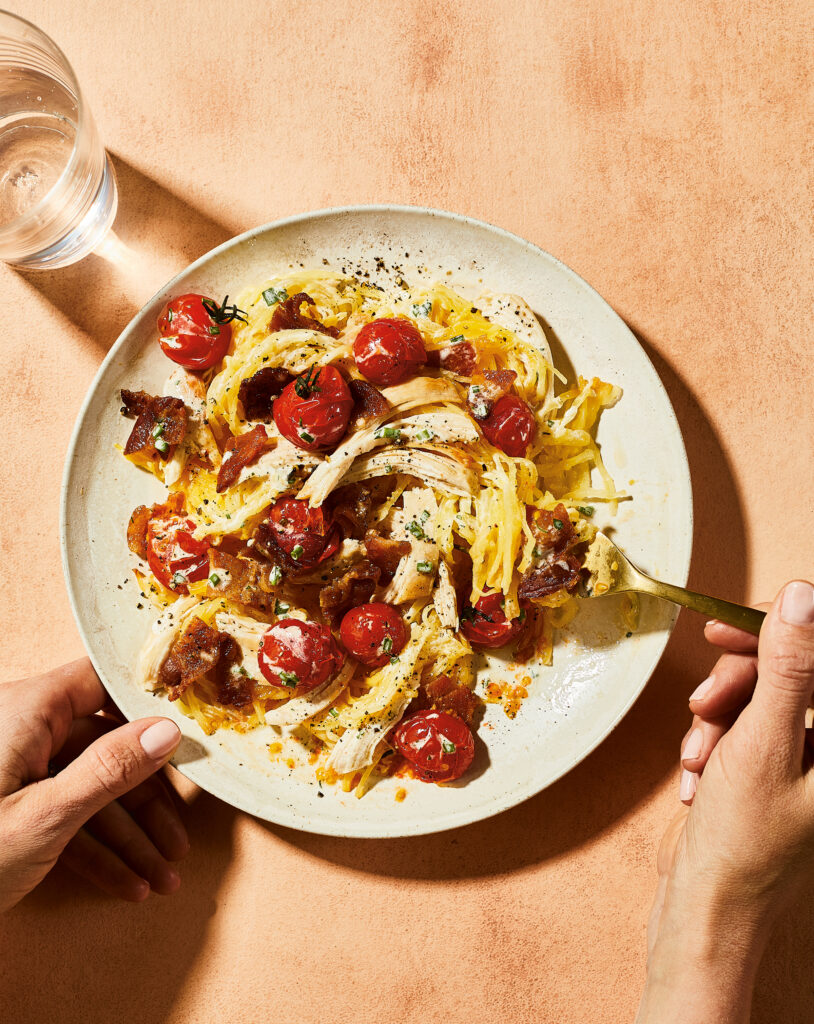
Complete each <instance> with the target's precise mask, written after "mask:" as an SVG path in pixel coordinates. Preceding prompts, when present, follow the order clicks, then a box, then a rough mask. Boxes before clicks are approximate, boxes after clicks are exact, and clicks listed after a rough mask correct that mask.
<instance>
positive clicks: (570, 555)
mask: <svg viewBox="0 0 814 1024" xmlns="http://www.w3.org/2000/svg"><path fill="white" fill-rule="evenodd" d="M530 525H531V528H532V530H533V531H534V534H535V536H536V537H537V546H538V547H539V548H541V549H542V550H543V555H542V559H543V561H542V562H541V563H540V565H538V566H535V567H533V568H531V569H529V571H528V572H527V573H526V574H525V576H524V577H523V579H522V580H521V581H520V585H519V586H518V588H517V596H518V597H523V598H526V599H527V600H530V601H533V600H535V599H536V598H541V597H547V596H548V595H549V594H556V593H557V591H559V590H563V589H565V590H568V591H573V590H575V589H576V587H577V584H578V583H579V574H580V572H581V570H582V559H581V558H579V557H578V556H577V555H576V554H574V550H573V549H574V548H575V547H577V545H578V544H579V543H580V540H579V537H578V536H577V534H576V531H575V530H574V527H573V524H572V523H571V520H570V519H569V518H568V513H567V512H566V510H565V506H564V505H563V504H562V503H560V504H559V505H557V506H556V508H555V509H554V511H553V512H552V511H551V510H550V509H542V510H541V511H539V512H538V513H537V514H536V515H535V516H534V518H533V519H532V520H531V523H530Z"/></svg>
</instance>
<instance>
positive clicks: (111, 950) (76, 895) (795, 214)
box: [0, 0, 814, 1024]
mask: <svg viewBox="0 0 814 1024" xmlns="http://www.w3.org/2000/svg"><path fill="white" fill-rule="evenodd" d="M13 7H14V9H15V10H17V11H18V12H19V13H21V14H24V15H25V16H26V17H28V18H30V19H32V20H34V21H35V22H37V23H38V24H40V25H41V26H42V27H43V28H44V29H45V30H46V31H48V32H49V33H51V34H52V35H53V36H54V38H55V39H56V40H57V41H58V42H59V43H60V44H61V45H62V46H63V48H64V49H65V51H66V52H67V53H68V55H69V57H70V58H71V60H72V61H73V63H74V66H75V68H76V71H77V73H78V75H79V78H80V80H81V82H82V83H83V86H84V88H85V91H86V93H87V96H88V98H89V100H90V101H91V104H92V107H93V110H94V111H95V114H96V118H97V121H98V123H99V126H100V129H101V130H102V132H103V135H104V137H105V139H106V140H107V144H108V146H109V148H110V150H111V152H112V153H113V155H114V162H115V165H116V169H117V173H118V176H119V183H120V187H121V197H122V202H121V214H120V217H119V221H118V224H117V231H118V233H119V235H120V237H121V238H122V240H123V241H124V242H125V243H126V244H127V245H129V246H130V247H131V248H132V249H133V250H134V251H135V254H136V255H135V256H134V258H133V261H132V262H133V264H134V266H133V267H131V268H130V269H128V270H127V271H126V272H123V271H121V270H119V269H117V268H116V267H114V266H111V265H109V264H106V263H104V262H103V261H102V260H100V259H99V258H96V257H92V258H90V259H88V260H87V261H86V262H85V263H83V264H80V265H79V266H77V267H74V268H70V269H68V270H64V271H60V272H55V273H49V274H40V275H35V274H26V275H23V274H18V273H16V272H14V271H12V270H10V269H8V268H2V267H0V281H2V289H3V297H4V306H5V309H6V321H7V329H6V331H5V333H4V340H3V346H4V355H5V363H6V367H7V368H9V369H11V370H12V371H13V376H12V377H11V380H10V383H9V384H7V385H6V396H5V400H4V401H3V402H2V403H0V436H2V437H3V439H4V445H3V451H4V455H3V461H4V470H5V472H4V480H5V484H4V487H3V489H2V523H3V526H2V529H0V549H1V551H0V553H1V554H2V557H1V558H0V566H2V569H0V572H2V576H3V580H2V582H3V592H4V593H5V594H6V595H7V596H6V601H5V621H4V628H3V632H2V638H1V639H0V651H1V652H2V666H3V667H2V672H3V675H4V676H7V677H12V676H15V675H18V674H25V673H27V672H29V671H31V670H33V669H38V668H42V667H44V666H46V665H55V664H57V663H59V662H62V661H64V660H66V659H68V658H72V657H75V656H77V655H79V654H80V653H81V652H80V645H79V641H78V638H77V634H76V631H75V629H74V625H73V621H72V618H71V614H70V611H69V608H68V603H67V599H66V596H65V592H64V587H63V583H62V576H61V570H60V565H59V551H58V533H57V519H58V494H59V484H60V476H61V473H62V463H63V457H64V452H65V448H66V445H67V442H68V437H69V433H70V429H71V425H72V423H73V420H74V417H75V415H76V412H77V410H78V408H79V406H80V403H81V401H82V397H83V395H84V393H85V391H86V389H87V387H88V385H89V383H90V381H91V378H92V376H93V373H94V371H95V368H96V366H97V365H98V363H99V361H100V360H101V358H102V356H103V355H104V353H105V351H106V349H107V348H108V347H109V345H110V344H111V343H112V342H113V341H114V340H115V338H116V336H117V334H118V333H119V331H120V329H121V328H122V327H123V326H124V324H125V323H126V322H127V320H128V319H129V318H130V316H131V315H132V314H133V313H134V312H135V310H136V309H137V307H138V306H139V305H140V303H141V302H142V301H143V300H144V299H145V298H146V297H147V296H149V295H150V294H151V293H152V291H153V290H154V289H155V288H156V287H157V286H158V285H159V284H160V283H161V282H162V281H163V280H164V279H165V278H166V277H167V276H168V275H169V274H170V273H171V272H173V271H174V270H176V269H178V268H180V267H181V266H183V265H184V264H185V263H186V262H188V261H189V260H190V259H192V258H193V257H195V256H197V255H199V254H201V253H203V252H204V251H206V250H207V249H209V248H211V247H212V246H213V245H214V244H216V243H218V242H220V241H222V240H224V239H226V238H227V237H229V236H230V235H232V234H235V233H237V232H239V231H242V230H244V229H245V228H248V227H250V226H253V225H256V224H259V223H262V222H264V221H267V220H271V219H274V218H277V217H280V216H283V215H286V214H290V213H295V212H298V211H302V210H306V209H312V208H317V207H322V206H328V205H334V204H343V203H355V202H371V201H373V202H380V201H388V200H392V201H398V202H407V203H420V204H428V205H432V206H440V207H446V208H448V209H452V210H456V211H459V212H461V213H466V214H472V215H474V216H477V217H482V218H484V219H486V220H489V221H492V222H494V223H496V224H500V225H502V226H504V227H507V228H509V229H511V230H514V231H517V232H518V233H520V234H522V235H525V236H526V237H528V238H530V239H532V240H533V241H535V242H537V243H538V244H540V245H541V246H543V247H544V248H545V249H548V250H549V251H551V252H553V253H554V254H555V255H557V256H559V257H560V258H562V259H563V260H564V261H565V262H566V263H568V264H569V265H570V266H572V267H573V268H574V269H575V270H577V271H578V272H579V273H580V274H582V275H583V276H584V277H585V278H587V280H588V281H590V282H591V283H592V284H593V285H594V286H595V287H596V288H597V289H598V290H599V291H600V292H601V293H602V294H603V295H604V296H605V298H606V299H608V301H609V302H610V303H611V304H612V305H613V306H614V307H615V308H616V309H617V310H618V311H619V312H620V314H621V315H622V316H623V317H625V318H626V319H627V321H628V323H629V324H630V325H631V327H632V328H633V330H634V331H636V333H637V335H638V336H639V337H640V339H641V340H642V343H643V344H644V345H645V347H646V349H647V351H648V353H649V354H650V356H651V358H652V359H653V361H654V363H655V365H656V367H657V369H658V371H659V373H660V374H661V376H662V379H663V380H664V383H665V385H666V386H667V389H668V391H669V393H670V396H671V398H672V400H673V403H674V405H675V408H676V412H677V414H678V417H679V420H680V422H681V426H682V429H683V431H684V435H685V438H686V443H687V448H688V452H689V457H690V463H691V467H692V475H693V484H694V488H695V498H696V536H695V548H694V558H693V569H692V577H691V584H692V585H694V586H695V587H696V588H698V589H703V590H707V591H712V592H715V593H719V594H720V595H722V596H725V597H729V598H731V599H734V600H745V601H754V600H759V599H761V598H765V597H767V596H770V595H772V594H774V592H775V591H776V590H777V588H778V587H779V585H780V584H781V583H782V582H783V581H784V580H785V579H786V578H788V577H791V576H795V575H806V574H808V575H809V576H811V575H812V571H813V567H812V564H811V536H812V533H814V512H813V511H812V503H811V469H812V462H811V436H812V429H814V421H813V420H812V411H811V410H812V395H811V370H810V356H811V343H812V332H811V308H812V302H813V300H814V294H812V286H811V275H810V265H811V258H812V255H814V245H812V234H811V221H810V205H809V204H810V199H811V194H812V193H811V188H812V175H811V173H810V165H811V157H812V151H811V133H810V119H807V117H806V115H807V114H810V111H811V107H810V100H811V87H810V72H809V65H810V43H811V39H812V28H814V22H813V18H812V7H811V4H810V3H808V2H806V0H787V2H786V3H784V4H782V5H778V4H774V3H769V2H765V0H761V2H755V3H752V4H748V5H743V4H739V3H735V2H729V3H726V2H704V3H702V2H700V0H685V2H684V3H681V4H675V3H672V2H667V0H655V2H653V0H648V2H644V0H633V2H630V0H628V2H624V3H623V2H620V0H594V2H588V0H572V2H570V3H554V2H544V3H540V2H530V0H526V2H522V3H511V4H509V3H508V2H506V0H503V2H502V3H500V2H499V3H487V2H485V0H478V2H472V3H440V2H439V3H430V2H425V3H421V2H419V0H408V2H405V3H402V4H399V5H395V4H388V3H382V2H378V3H374V2H372V0H360V2H357V3H355V4H353V5H349V4H347V5H345V4H342V5H340V4H336V3H330V2H327V0H311V2H308V3H306V2H299V3H287V4H284V3H268V2H267V0H266V2H260V0H247V2H244V3H234V2H233V3H231V4H228V3H227V4H223V3H218V4H215V3H201V2H198V3H195V2H192V0H187V2H183V0H165V2H163V3H160V4H159V3H156V2H154V0H142V2H141V3H139V4H134V3H133V4H125V5H115V6H114V7H111V5H110V4H108V3H102V2H100V0H85V2H83V3H82V4H77V3H74V2H68V0H48V2H47V3H46V2H31V3H27V4H25V5H24V6H23V5H20V4H13ZM807 72H809V77H808V79H807V78H806V75H807ZM12 325H13V328H12ZM781 446H782V447H781ZM800 551H801V552H803V554H799V553H798V552H800ZM11 595H13V598H12V597H11ZM711 660H712V659H711V655H710V652H709V651H708V650H706V649H705V647H704V644H703V642H702V640H701V636H700V622H699V621H698V620H697V619H696V618H694V617H692V616H690V615H689V614H686V613H685V614H684V615H682V617H681V619H680V620H679V625H678V628H677V629H676V632H675V635H674V637H673V640H672V642H671V643H670V646H669V648H668V650H667V653H666V654H665V657H664V659H663V660H662V663H661V665H660V666H659V668H658V670H657V672H656V674H655V676H654V677H653V679H652V681H651V683H650V685H649V686H648V688H647V690H646V692H645V694H644V695H643V697H642V698H641V699H640V700H639V702H638V703H637V705H636V706H635V708H634V709H633V711H632V712H631V713H630V715H629V716H628V717H627V719H626V720H625V721H624V722H623V724H622V725H621V726H620V727H619V728H618V729H617V730H616V732H615V733H614V734H613V735H612V736H611V737H610V738H609V739H608V740H607V741H606V742H605V743H604V744H603V745H602V746H601V747H600V749H599V750H597V751H596V752H595V753H594V754H593V755H592V756H591V757H590V758H589V759H588V760H587V761H586V762H585V763H584V764H582V765H581V766H580V767H579V768H578V769H577V770H575V771H574V772H572V773H571V774H570V775H569V776H568V777H567V778H565V779H564V780H562V781H561V782H560V783H558V784H557V785H555V786H554V787H552V788H551V789H549V790H548V791H547V792H545V793H543V794H541V795H540V796H539V797H537V798H536V799H534V800H531V801H529V802H528V803H526V804H524V805H522V806H521V807H519V808H517V809H515V810H513V811H511V812H508V813H506V814H504V815H502V816H501V817H499V818H497V819H494V820H492V821H489V822H485V823H482V824H479V825H475V826H472V827H469V828H466V829H462V830H460V831H458V832H453V833H448V834H444V835H439V836H435V837H430V838H424V839H417V840H404V841H401V840H393V841H385V842H375V841H369V842H360V841H343V840H336V839H323V838H319V837H315V836H309V835H300V834H295V833H291V832H287V831H285V830H283V829H278V828H274V827H269V826H265V825H263V824H260V823H259V822H257V821H254V820H252V819H249V818H247V817H245V816H243V815H241V814H239V813H237V812H235V811H233V810H231V809H230V808H229V807H226V806H224V805H222V804H220V803H219V802H217V801H216V800H214V799H213V798H211V797H209V796H207V795H206V794H201V793H195V792H189V787H188V786H187V787H186V788H185V793H186V799H187V802H188V810H187V812H186V820H187V822H188V825H189V828H190V830H191V834H192V840H193V852H192V853H191V854H190V856H189V858H188V860H187V862H186V863H185V865H184V866H183V877H184V885H183V889H182V891H181V892H180V893H179V894H178V895H177V896H175V897H172V898H169V899H162V898H161V897H152V898H151V899H150V900H149V901H148V903H147V904H145V905H142V906H138V907H132V906H125V905H116V904H113V903H111V902H110V901H108V900H107V899H105V898H102V897H101V896H98V895H96V894H95V893H94V892H92V891H91V890H90V889H89V888H87V887H86V886H85V885H84V884H80V883H78V882H76V881H75V880H74V879H73V878H72V877H71V876H69V875H67V874H65V873H62V872H60V871H56V872H54V874H53V875H52V876H51V877H50V878H49V879H48V880H47V881H46V882H45V884H43V885H42V887H41V888H40V890H39V891H37V892H36V893H35V894H34V895H33V896H31V897H30V898H29V899H28V900H27V901H25V903H24V904H23V905H22V906H20V907H19V908H17V909H16V910H15V911H13V912H12V913H11V914H9V915H8V916H7V917H6V918H5V919H4V920H3V922H2V938H0V979H2V980H1V982H0V984H2V989H1V990H0V1019H2V1020H3V1021H9V1022H11V1021H14V1022H16V1024H34V1022H36V1024H40V1022H41V1021H43V1020H56V1021H59V1022H60V1024H72V1022H79V1021H82V1022H83V1024H96V1022H98V1024H108V1022H114V1021H115V1022H119V1021H131V1020H132V1021H136V1020H137V1021H139V1022H140V1024H159V1022H173V1024H193V1022H206V1024H221V1022H223V1024H226V1022H229V1024H244V1022H245V1024H248V1022H254V1021H266V1020H273V1021H276V1022H279V1024H287V1022H294V1021H297V1022H300V1024H316V1022H317V1021H320V1022H324V1021H330V1022H342V1024H344V1022H354V1024H367V1022H373V1021H378V1020H389V1021H400V1022H404V1024H412V1022H421V1024H425V1022H436V1021H437V1022H444V1024H459V1022H460V1024H464V1022H470V1021H487V1020H498V1019H500V1020H506V1021H511V1022H515V1021H516V1022H520V1021H537V1022H552V1024H553V1022H558V1024H559V1022H569V1024H571V1022H581V1021H585V1022H591V1024H601V1022H623V1021H627V1020H630V1019H631V1018H632V1016H633V1011H634V1006H635V1005H636V1002H637V997H638V990H639V988H640V985H641V981H642V976H643V965H644V932H645V920H646V914H647V908H648V904H649V901H650V897H651V891H652V888H653V884H654V855H655V849H656V845H657V840H658V836H659V834H660V832H661V830H662V828H663V826H664V825H665V823H666V822H667V820H668V819H669V817H670V816H671V815H672V813H673V810H674V808H675V806H676V800H677V796H676V794H677V785H678V780H677V765H676V754H677V749H678V743H679V740H680V738H681V736H682V735H683V733H684V730H685V729H686V727H687V725H688V722H689V716H688V712H687V706H686V699H687V695H688V693H689V692H690V690H691V689H692V688H693V687H694V686H695V684H696V683H697V682H698V681H699V680H700V679H701V678H703V676H704V675H705V673H706V669H707V668H708V667H709V665H710V664H711ZM811 908H812V902H811V900H810V899H809V900H807V901H801V904H800V907H799V909H798V910H797V912H796V913H795V914H794V916H793V917H791V918H789V919H788V920H787V921H786V922H785V923H784V924H783V926H782V927H781V928H780V930H779V931H778V933H777V936H776V939H775V942H774V943H773V946H772V949H771V951H770V953H769V955H768V957H767V959H766V962H765V964H764V968H763V970H762V973H761V977H760V982H759V990H758V996H757V1003H756V1012H755V1020H757V1021H760V1022H770V1021H771V1022H775V1021H783V1022H784V1024H795V1022H804V1021H810V1020H811V1005H812V998H813V997H814V975H812V972H811V967H810V955H809V951H810V949H811V947H812V942H813V941H814V910H812V909H811Z"/></svg>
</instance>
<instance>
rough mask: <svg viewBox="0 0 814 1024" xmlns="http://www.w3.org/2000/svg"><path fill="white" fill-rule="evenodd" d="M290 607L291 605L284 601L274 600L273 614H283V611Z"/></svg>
mask: <svg viewBox="0 0 814 1024" xmlns="http://www.w3.org/2000/svg"><path fill="white" fill-rule="evenodd" d="M290 607H291V605H290V604H286V603H285V601H275V602H274V614H275V615H285V613H286V612H287V611H288V609H289V608H290Z"/></svg>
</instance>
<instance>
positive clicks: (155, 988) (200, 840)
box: [0, 780, 238, 1024]
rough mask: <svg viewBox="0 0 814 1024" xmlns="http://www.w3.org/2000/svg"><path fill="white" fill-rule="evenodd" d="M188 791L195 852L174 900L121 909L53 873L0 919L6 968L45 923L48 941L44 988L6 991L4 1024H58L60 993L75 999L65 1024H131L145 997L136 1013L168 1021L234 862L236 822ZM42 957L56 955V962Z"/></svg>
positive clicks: (226, 810)
mask: <svg viewBox="0 0 814 1024" xmlns="http://www.w3.org/2000/svg"><path fill="white" fill-rule="evenodd" d="M182 781H183V780H182ZM184 790H185V793H187V795H186V800H185V802H186V803H187V808H186V809H184V808H182V809H181V810H182V816H183V819H184V823H185V825H186V827H187V830H188V832H189V838H190V847H191V848H190V853H189V855H188V856H187V857H186V859H185V860H184V861H183V862H182V863H181V864H180V865H179V871H180V874H181V876H182V885H181V888H180V889H179V890H178V892H176V893H175V894H174V895H172V896H166V897H165V896H155V895H153V896H150V897H149V899H148V900H147V901H146V902H145V903H143V904H138V905H134V904H130V903H124V902H122V901H119V900H114V899H112V898H111V897H109V896H106V895H104V894H103V893H101V892H99V891H98V890H97V889H94V888H93V887H92V886H91V885H90V884H89V883H87V882H85V881H83V880H81V879H78V878H77V877H76V876H75V875H73V874H72V873H71V872H69V871H68V870H67V869H65V868H63V867H61V866H60V865H57V867H56V868H54V870H53V871H52V872H51V873H50V874H49V875H48V877H47V878H46V879H45V881H44V882H43V883H42V884H41V885H40V886H39V887H38V888H37V889H35V890H34V892H33V893H31V894H30V895H29V896H27V897H26V899H24V900H23V902H22V903H21V904H19V906H17V907H15V908H14V909H13V910H11V911H9V912H8V913H7V914H5V915H4V916H3V929H2V934H1V935H0V959H2V962H4V963H6V964H8V963H13V962H17V963H19V953H16V952H15V951H18V950H24V949H27V950H31V949H32V947H36V940H35V939H34V935H35V930H40V932H41V929H42V924H43V922H44V921H46V920H47V921H48V935H47V940H45V941H43V940H42V938H40V945H39V949H40V950H41V951H42V955H43V956H44V957H47V965H48V967H47V970H48V978H49V982H48V984H47V985H35V986H30V985H26V986H4V987H3V988H4V991H3V995H2V1005H3V1011H4V1012H3V1015H2V1016H3V1020H8V1021H15V1022H16V1024H35V1022H37V1021H42V1020H53V1019H54V1006H55V1004H54V998H55V993H60V992H62V993H66V992H69V993H70V994H71V996H70V999H69V1000H66V1001H64V1002H63V1003H61V1004H60V1008H59V1012H58V1014H57V1016H58V1018H59V1021H60V1024H107V1022H109V1021H127V1020H132V1019H134V1010H133V1006H134V1003H133V1000H134V993H138V992H145V993H149V998H148V999H146V1000H145V1001H144V1003H143V1004H142V1003H141V1002H140V1005H139V1012H138V1019H139V1020H140V1021H142V1022H143V1024H161V1022H162V1021H165V1020H168V1019H170V1017H171V1014H172V1009H173V1006H174V1004H175V1003H176V1001H177V999H178V998H179V997H180V995H181V992H182V990H183V987H184V985H185V984H186V983H187V982H188V979H189V975H190V972H191V970H192V968H193V965H194V963H195V961H196V959H197V957H198V954H199V951H200V950H201V949H202V948H204V947H205V945H206V942H207V932H208V930H209V929H210V927H211V925H210V922H211V920H212V918H213V917H214V915H215V912H216V909H217V904H216V900H215V893H216V892H217V891H218V889H219V888H220V885H221V880H222V877H223V875H224V873H225V872H226V871H227V870H228V867H229V864H230V863H231V860H232V849H233V836H234V824H235V817H236V815H237V814H238V812H237V811H236V810H235V809H234V808H232V807H229V806H227V805H226V804H224V803H222V802H221V801H220V800H217V799H216V798H215V797H212V796H209V794H207V793H204V792H202V791H201V790H198V789H195V788H194V787H191V786H189V784H187V786H186V787H184ZM187 790H192V791H191V792H187ZM46 949H48V950H50V951H51V952H52V953H53V952H54V951H56V950H58V951H59V953H58V955H50V954H48V953H46V952H45V950H46ZM101 991H103V992H104V999H103V1000H101V999H100V997H99V993H100V992H101Z"/></svg>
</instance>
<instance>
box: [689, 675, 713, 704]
mask: <svg viewBox="0 0 814 1024" xmlns="http://www.w3.org/2000/svg"><path fill="white" fill-rule="evenodd" d="M714 683H715V677H714V676H707V678H706V679H705V680H704V681H703V683H699V685H698V687H697V688H696V689H695V690H693V692H692V694H691V696H690V700H691V701H693V700H703V699H704V697H706V695H707V694H708V693H709V691H710V690H711V689H712V687H713V685H714Z"/></svg>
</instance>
